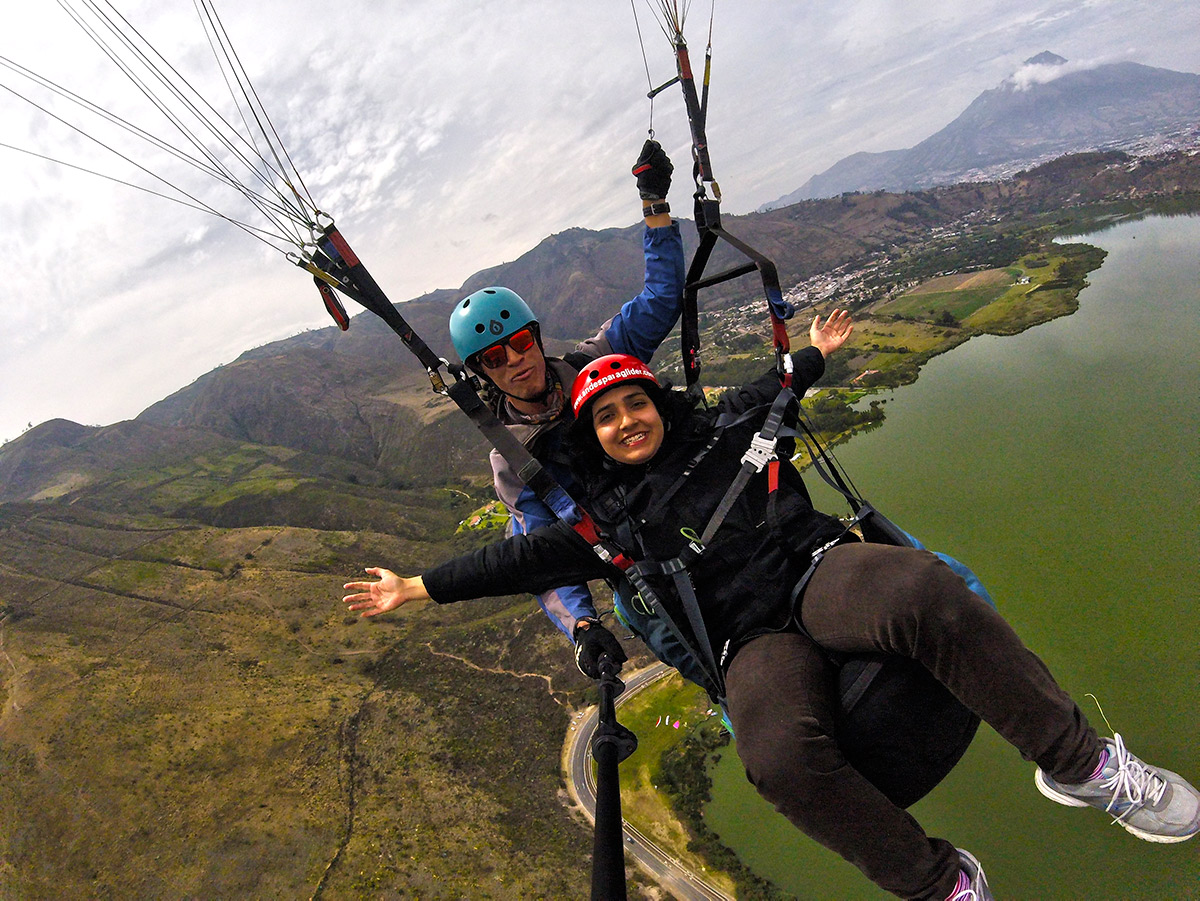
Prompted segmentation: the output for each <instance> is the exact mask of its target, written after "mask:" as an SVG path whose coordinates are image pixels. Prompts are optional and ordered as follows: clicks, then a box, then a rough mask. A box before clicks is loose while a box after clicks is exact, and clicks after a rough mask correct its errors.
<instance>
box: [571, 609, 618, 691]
mask: <svg viewBox="0 0 1200 901" xmlns="http://www.w3.org/2000/svg"><path fill="white" fill-rule="evenodd" d="M601 654H607V655H608V658H609V659H610V660H611V661H612V662H613V664H614V665H615V666H616V668H617V672H620V671H621V664H622V663H624V662H625V661H626V660H628V659H629V658H628V657H626V656H625V650H624V649H623V648H622V647H621V642H619V641H617V636H615V635H613V634H612V633H611V632H609V631H608V629H606V628H604V626H602V625H600V620H598V619H595V618H594V617H590V616H585V617H583V618H582V619H579V620H577V621H576V622H575V665H576V666H577V667H579V671H580V672H581V673H583V674H584V675H585V676H587V677H588V678H590V679H599V678H600V655H601Z"/></svg>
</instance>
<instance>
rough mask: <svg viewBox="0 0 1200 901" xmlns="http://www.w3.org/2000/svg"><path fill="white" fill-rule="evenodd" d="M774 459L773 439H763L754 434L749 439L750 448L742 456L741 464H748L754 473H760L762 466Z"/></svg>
mask: <svg viewBox="0 0 1200 901" xmlns="http://www.w3.org/2000/svg"><path fill="white" fill-rule="evenodd" d="M774 459H775V439H774V438H764V437H763V436H762V435H759V434H755V436H754V437H753V438H751V439H750V447H748V448H747V449H746V453H744V454H742V463H749V464H750V465H752V466H753V467H754V471H755V472H762V469H763V467H764V466H766V465H767V464H768V463H770V462H771V461H772V460H774Z"/></svg>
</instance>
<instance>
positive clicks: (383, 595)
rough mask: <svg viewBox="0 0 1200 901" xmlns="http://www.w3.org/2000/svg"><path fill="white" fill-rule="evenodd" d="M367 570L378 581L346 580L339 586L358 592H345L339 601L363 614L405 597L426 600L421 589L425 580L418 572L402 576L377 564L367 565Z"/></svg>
mask: <svg viewBox="0 0 1200 901" xmlns="http://www.w3.org/2000/svg"><path fill="white" fill-rule="evenodd" d="M367 572H369V573H370V574H371V575H373V576H378V577H379V581H378V582H347V583H346V584H345V585H343V586H342V587H343V588H344V589H346V590H347V591H355V592H358V593H357V594H348V595H346V596H345V597H344V598H342V603H343V604H346V605H347V606H348V609H350V610H361V611H362V615H363V616H375V615H377V614H379V613H387V612H388V611H389V610H395V609H396V608H397V607H399V606H400V605H401V604H406V603H408V602H409V601H427V600H429V593H428V592H427V591H425V581H424V580H423V579H422V578H421V577H420V576H413V577H412V578H409V579H405V578H401V577H400V576H398V575H396V574H395V573H394V572H392V571H391V570H390V569H383V568H382V567H378V566H369V567H367Z"/></svg>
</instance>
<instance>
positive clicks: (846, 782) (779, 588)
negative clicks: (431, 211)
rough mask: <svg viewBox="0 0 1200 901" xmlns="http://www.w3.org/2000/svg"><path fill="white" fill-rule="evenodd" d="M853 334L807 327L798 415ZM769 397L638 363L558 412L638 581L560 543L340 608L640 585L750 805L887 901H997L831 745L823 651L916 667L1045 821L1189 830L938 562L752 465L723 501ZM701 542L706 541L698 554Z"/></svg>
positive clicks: (832, 699)
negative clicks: (717, 686) (717, 729)
mask: <svg viewBox="0 0 1200 901" xmlns="http://www.w3.org/2000/svg"><path fill="white" fill-rule="evenodd" d="M851 328H852V327H851V325H850V321H849V317H848V316H847V315H846V314H845V313H839V312H836V311H835V313H834V314H833V315H831V316H830V318H829V320H828V321H827V322H826V323H824V324H822V323H821V321H820V318H819V317H818V318H817V319H816V320H815V321H814V322H813V325H812V328H811V329H810V337H811V340H812V346H811V347H808V348H805V349H804V350H803V351H801V352H800V353H799V354H797V355H796V360H795V373H794V375H793V379H792V390H793V391H794V392H795V393H796V395H797V396H802V395H803V392H804V391H805V390H806V389H807V388H808V387H809V386H810V385H811V384H812V383H813V382H815V381H816V380H817V379H818V378H819V377H820V376H821V374H822V372H823V371H824V359H825V357H826V356H828V354H830V353H832V352H833V351H835V350H837V349H838V348H839V347H841V345H842V344H843V343H844V342H845V340H846V338H847V337H848V336H849V334H850V331H851ZM778 393H779V389H778V382H777V381H773V382H772V381H771V380H764V381H760V382H756V383H754V384H752V385H749V386H746V387H744V388H743V389H741V390H740V391H738V392H734V393H731V394H730V395H728V396H727V397H726V398H724V399H723V400H722V403H721V404H720V405H718V408H717V410H714V411H701V410H697V409H694V408H693V407H692V406H691V405H690V403H688V402H687V401H686V400H685V399H684V398H683V396H682V395H680V394H678V393H677V392H667V391H663V390H662V389H661V388H660V386H659V385H658V382H657V380H656V379H655V377H654V375H653V374H652V373H651V372H650V371H649V370H648V369H647V368H646V367H645V365H644V364H642V363H641V362H639V361H637V360H635V359H633V358H628V357H622V356H619V355H614V356H611V357H602V358H600V359H599V360H596V361H594V362H593V363H592V364H591V365H589V366H588V368H587V369H585V370H584V372H582V373H581V374H580V376H579V378H578V380H577V381H576V383H575V387H574V390H573V392H572V405H573V408H574V410H575V415H576V419H577V422H576V426H575V431H576V449H575V450H576V453H575V459H576V461H577V468H578V469H579V475H580V483H581V484H582V485H584V486H585V490H586V501H585V504H584V506H585V507H587V508H588V509H589V510H591V511H592V513H593V517H594V519H595V520H596V523H597V525H598V526H599V528H600V531H601V533H602V534H603V535H604V537H605V538H606V539H607V544H608V548H609V550H610V551H613V552H616V553H618V554H623V555H624V557H625V558H626V559H627V560H632V561H637V562H638V564H639V565H638V566H636V567H635V568H634V569H632V570H622V569H620V568H618V567H617V566H614V565H613V564H611V563H607V562H605V561H604V560H603V559H601V557H600V556H598V555H597V554H596V553H595V552H594V550H593V549H592V547H591V546H590V545H589V544H588V543H587V542H586V541H584V540H583V539H582V538H580V537H579V535H578V534H576V532H575V531H574V530H572V529H571V527H570V526H568V525H567V524H565V523H557V524H555V525H553V526H549V527H547V528H545V529H539V530H537V531H535V532H533V533H531V534H529V535H520V536H514V537H512V538H510V539H507V540H505V541H501V542H498V543H495V544H492V545H489V546H487V547H485V548H482V549H480V550H478V551H476V552H474V553H472V554H468V555H465V556H463V557H459V558H457V559H455V560H451V561H449V562H448V563H445V564H442V565H441V566H438V567H435V568H433V569H431V570H429V571H428V572H426V573H425V574H424V575H423V576H418V577H414V578H411V579H402V578H400V577H398V576H396V574H394V573H392V572H390V571H388V570H384V569H379V568H372V569H368V570H367V572H369V573H371V574H373V575H375V576H378V577H379V581H374V582H351V583H349V584H347V585H346V588H347V590H349V591H352V592H355V593H354V594H350V595H348V596H347V597H346V598H345V599H344V600H345V602H346V603H347V604H348V605H349V607H350V609H352V610H359V611H362V613H363V615H364V616H371V615H375V614H378V613H382V612H385V611H388V610H392V609H395V608H396V607H398V606H399V605H400V604H403V603H405V602H407V601H410V600H418V599H424V598H432V599H433V600H435V601H437V602H439V603H449V602H453V601H458V600H465V599H468V598H472V597H482V596H491V595H505V594H512V593H516V592H523V591H524V592H533V593H536V592H537V591H539V590H541V589H543V588H545V587H549V586H553V585H559V584H565V583H567V582H577V581H584V580H590V579H599V578H603V579H610V580H618V579H621V578H628V577H629V575H630V574H631V573H632V574H634V576H635V579H640V581H635V582H634V584H635V585H637V586H638V587H639V588H640V589H641V593H642V596H643V599H644V600H646V601H647V602H648V603H657V604H658V609H659V611H660V612H661V614H663V615H665V616H666V617H667V619H668V620H669V621H670V622H673V623H675V624H676V626H677V628H678V630H679V634H680V637H681V639H682V640H683V641H684V643H685V644H688V645H690V647H692V648H693V649H695V653H696V654H697V656H698V658H699V659H702V660H704V659H707V660H709V661H711V662H712V665H713V666H715V667H716V669H717V671H718V672H717V678H718V681H723V683H724V687H725V698H724V701H725V704H726V706H727V709H728V712H729V716H730V719H731V721H732V723H733V727H734V731H735V734H736V736H737V751H738V755H739V756H740V758H741V759H742V762H743V764H744V765H745V767H746V773H747V776H748V778H749V779H750V781H751V782H752V783H753V784H754V785H755V787H756V788H757V789H758V791H759V792H760V794H762V795H763V796H764V797H765V798H767V799H768V800H769V801H771V802H772V803H773V804H774V805H775V806H776V808H777V809H778V810H779V811H780V812H781V813H783V814H784V815H785V816H787V817H788V819H790V820H791V821H792V822H793V823H794V824H795V825H796V826H797V827H798V828H800V829H801V830H802V831H804V832H805V833H806V834H808V835H809V836H811V837H812V838H814V839H815V840H817V841H819V842H820V843H822V844H823V845H825V846H826V847H828V848H831V849H832V850H834V851H836V852H837V853H839V854H840V855H841V856H842V857H844V858H845V859H847V860H849V861H850V862H851V863H853V864H854V865H856V866H857V867H859V869H861V870H862V871H863V873H864V874H865V875H866V876H867V877H868V878H870V879H871V880H873V881H874V882H875V883H876V884H878V885H879V886H881V887H882V888H884V889H886V890H888V891H890V892H892V893H894V894H895V895H897V896H899V897H901V898H920V899H926V898H928V899H936V901H941V899H944V898H945V899H957V901H968V899H983V898H991V897H992V896H991V895H990V893H989V890H988V888H987V883H986V879H985V878H984V875H983V872H982V869H981V868H980V867H979V864H978V861H976V860H975V859H974V857H972V856H971V855H970V854H969V853H968V852H966V851H961V850H958V849H956V848H955V847H954V846H953V845H951V844H950V843H948V842H946V841H943V840H941V839H934V838H930V837H928V836H927V835H926V834H925V832H924V831H923V830H922V829H921V827H920V826H919V825H918V824H917V822H916V821H915V820H914V819H913V818H912V817H911V816H910V815H909V814H908V813H907V812H906V811H905V810H904V809H902V808H901V807H900V806H898V805H897V804H895V803H893V801H891V800H889V798H888V797H887V796H886V795H885V794H884V793H883V792H881V791H880V790H879V789H878V788H877V787H876V786H875V785H874V784H872V782H871V781H869V780H868V779H867V778H865V777H864V776H863V774H862V773H860V772H859V771H858V770H856V769H855V768H854V766H852V765H851V764H850V763H849V762H848V761H847V759H846V755H845V753H844V752H843V749H842V748H841V747H839V744H838V740H837V714H838V709H837V708H838V695H837V692H836V690H835V686H836V664H835V663H834V661H833V660H832V659H831V652H833V653H834V654H883V655H888V656H893V657H901V658H907V659H909V660H913V661H916V662H917V663H918V664H920V666H921V667H923V668H924V669H925V670H927V671H928V672H929V673H930V674H932V675H933V677H934V678H936V679H937V680H938V681H939V682H940V683H942V684H943V685H944V686H946V687H947V688H948V689H949V690H950V691H951V692H952V693H953V694H954V695H955V697H957V698H958V700H959V701H961V702H962V703H963V704H965V705H966V707H968V708H969V709H970V710H972V711H974V712H975V713H976V714H977V715H978V716H980V717H982V718H983V719H984V720H985V721H987V722H988V723H989V724H990V725H991V726H992V727H993V728H994V729H995V730H996V731H997V732H999V733H1000V734H1001V735H1002V736H1003V737H1004V738H1006V739H1007V740H1008V741H1010V742H1011V743H1012V744H1013V745H1014V746H1016V747H1017V749H1018V750H1019V751H1020V752H1021V754H1022V755H1023V756H1024V757H1025V759H1027V760H1032V761H1034V762H1035V763H1036V764H1037V765H1038V770H1037V773H1036V775H1035V782H1036V784H1037V787H1038V789H1039V791H1041V792H1042V794H1044V795H1046V796H1047V797H1050V798H1051V799H1053V800H1055V801H1058V802H1059V803H1062V804H1067V805H1071V806H1094V807H1098V808H1101V809H1106V810H1108V811H1109V812H1110V813H1112V814H1113V815H1114V816H1115V817H1116V818H1117V820H1118V821H1119V822H1120V823H1121V824H1122V825H1123V826H1124V827H1125V828H1126V829H1128V830H1129V831H1130V832H1132V833H1133V834H1135V835H1137V836H1138V837H1140V838H1143V839H1146V840H1148V841H1157V842H1176V841H1183V840H1185V839H1187V838H1190V837H1191V836H1193V835H1195V834H1196V833H1197V832H1198V831H1200V793H1198V792H1196V790H1195V789H1194V788H1193V787H1192V786H1190V785H1189V784H1188V783H1187V782H1186V781H1184V780H1183V779H1182V778H1180V777H1179V776H1177V775H1176V774H1174V773H1171V772H1170V771H1167V770H1160V769H1157V768H1154V767H1150V766H1147V765H1146V764H1145V763H1143V762H1142V761H1141V760H1139V759H1138V758H1136V757H1134V756H1133V755H1131V754H1129V752H1128V751H1127V750H1126V749H1125V747H1124V743H1123V742H1122V740H1121V737H1120V735H1116V736H1114V737H1113V738H1112V739H1109V738H1103V739H1102V738H1100V737H1099V736H1097V734H1096V732H1095V730H1094V729H1092V728H1091V726H1089V725H1088V723H1087V720H1086V719H1085V717H1084V715H1083V713H1082V712H1081V711H1080V710H1079V708H1078V706H1077V705H1076V704H1075V703H1074V702H1073V701H1072V700H1071V698H1070V697H1069V696H1068V695H1067V694H1066V693H1065V692H1064V691H1063V690H1062V689H1061V688H1060V687H1059V686H1058V684H1057V683H1056V682H1055V681H1054V679H1053V677H1052V676H1051V675H1050V673H1049V671H1048V670H1047V669H1046V667H1045V665H1044V664H1043V663H1042V662H1041V660H1040V659H1038V657H1037V656H1036V655H1034V654H1033V653H1032V652H1031V651H1030V650H1029V649H1028V648H1026V647H1025V646H1024V644H1022V642H1021V641H1020V639H1019V638H1018V637H1017V635H1016V634H1015V633H1014V632H1013V630H1012V628H1011V627H1010V626H1009V625H1008V624H1007V623H1006V622H1005V620H1004V619H1003V618H1002V617H1001V616H1000V615H999V614H998V613H997V612H996V611H995V610H994V609H993V608H992V607H991V606H989V605H988V604H987V603H985V602H984V601H983V600H982V599H981V598H980V597H979V596H978V595H976V594H975V593H974V592H972V591H971V590H970V589H968V588H967V586H966V583H964V582H963V580H962V579H961V578H960V577H959V576H958V575H956V574H955V573H954V572H952V571H951V569H950V568H949V567H948V566H947V565H946V564H945V563H943V562H942V561H941V560H940V559H938V558H937V557H936V556H934V555H933V554H930V553H928V552H926V551H921V550H915V549H913V548H902V547H893V546H890V545H879V544H868V543H863V542H860V541H859V540H858V539H857V538H856V537H855V536H854V535H853V534H852V533H850V532H849V531H848V530H847V529H846V528H845V527H844V526H843V524H842V523H841V522H840V521H839V520H837V519H836V518H834V517H831V516H828V515H826V514H823V513H820V512H818V511H816V510H815V509H814V508H813V506H812V504H811V502H810V500H809V497H808V494H807V492H806V491H805V490H804V487H803V483H802V482H801V481H800V480H799V479H797V478H788V477H787V475H786V473H787V472H788V469H789V468H788V466H787V465H786V464H784V466H782V467H780V466H778V464H777V462H772V463H770V464H769V465H765V466H762V467H761V468H760V469H759V471H757V472H754V473H753V474H752V475H751V476H750V478H749V480H748V481H746V483H745V485H744V489H743V490H742V491H741V492H740V493H739V494H737V495H736V496H734V497H732V499H727V494H728V492H727V489H728V487H729V485H730V484H731V483H732V482H733V481H734V479H735V477H736V476H737V474H738V472H739V471H741V470H742V469H743V462H744V459H746V457H744V455H745V454H746V449H747V447H748V446H750V444H751V438H752V437H754V436H755V435H756V434H758V433H759V430H760V429H761V428H762V426H763V422H764V420H765V419H766V418H767V416H768V412H767V407H766V406H765V402H769V401H770V400H771V399H772V398H774V397H775V396H776V395H778ZM785 400H790V398H786V397H785ZM760 456H761V455H760ZM759 462H762V461H761V460H760V461H759ZM747 469H748V471H751V472H753V466H751V467H747ZM723 502H724V504H723ZM722 506H726V507H727V508H728V509H727V510H726V511H725V512H724V514H723V518H721V519H720V521H719V524H717V523H715V522H714V519H713V517H714V513H715V512H716V511H717V510H718V509H719V508H721V507H722ZM702 533H711V534H705V535H703V540H701V538H702ZM663 563H666V564H667V565H665V566H664V565H662V564H663ZM677 564H679V565H685V566H686V572H685V574H684V575H683V576H682V577H681V576H680V575H679V574H678V573H675V574H672V570H676V569H678V568H679V566H678V565H677ZM818 564H819V565H818ZM689 594H690V595H691V596H692V598H693V599H694V603H693V604H692V605H691V606H692V608H693V611H692V614H691V615H689V611H688V607H689V603H688V600H689V599H688V595H689ZM577 639H578V645H577V658H578V659H579V660H580V663H581V668H583V669H585V671H588V670H589V666H590V668H592V669H594V663H595V658H596V656H598V654H599V653H600V652H601V651H607V652H609V653H610V654H611V655H612V656H613V657H614V659H615V660H616V661H617V662H621V661H623V660H624V654H623V653H622V652H621V651H620V646H619V644H618V643H617V642H616V641H615V640H614V639H613V638H612V636H611V635H610V634H609V633H608V632H607V630H605V629H604V627H603V626H602V625H601V624H600V623H598V622H596V621H586V620H585V621H581V622H580V624H579V625H578V627H577ZM899 763H901V762H898V764H899Z"/></svg>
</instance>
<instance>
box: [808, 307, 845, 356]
mask: <svg viewBox="0 0 1200 901" xmlns="http://www.w3.org/2000/svg"><path fill="white" fill-rule="evenodd" d="M853 331H854V323H852V322H851V321H850V314H849V313H848V312H847V311H846V310H834V311H833V312H832V313H830V314H829V318H828V319H826V320H825V323H824V324H822V323H821V317H820V316H818V317H816V318H815V319H814V320H813V321H812V325H811V326H810V327H809V329H808V337H809V340H811V341H812V346H813V347H815V348H816V349H817V350H819V351H820V352H821V356H823V357H828V356H829V355H830V354H831V353H833V352H834V351H835V350H837V349H838V348H839V347H841V346H842V345H843V344H845V343H846V339H847V338H849V337H850V333H851V332H853Z"/></svg>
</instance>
